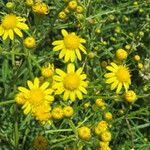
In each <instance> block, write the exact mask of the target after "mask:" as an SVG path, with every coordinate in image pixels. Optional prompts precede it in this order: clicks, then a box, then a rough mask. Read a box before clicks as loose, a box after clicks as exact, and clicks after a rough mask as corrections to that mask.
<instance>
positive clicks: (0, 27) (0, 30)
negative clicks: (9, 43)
mask: <svg viewBox="0 0 150 150" xmlns="http://www.w3.org/2000/svg"><path fill="white" fill-rule="evenodd" d="M3 34H4V28H3V27H2V26H0V36H2V35H3Z"/></svg>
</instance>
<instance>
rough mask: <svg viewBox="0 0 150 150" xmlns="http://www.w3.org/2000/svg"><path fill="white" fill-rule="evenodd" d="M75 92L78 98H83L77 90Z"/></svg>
mask: <svg viewBox="0 0 150 150" xmlns="http://www.w3.org/2000/svg"><path fill="white" fill-rule="evenodd" d="M75 92H76V95H77V97H78V98H79V99H83V96H82V93H81V92H80V91H79V90H76V91H75Z"/></svg>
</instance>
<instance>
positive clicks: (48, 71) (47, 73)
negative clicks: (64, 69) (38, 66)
mask: <svg viewBox="0 0 150 150" xmlns="http://www.w3.org/2000/svg"><path fill="white" fill-rule="evenodd" d="M41 74H42V76H43V77H45V78H49V77H52V76H53V74H54V64H48V67H42V70H41Z"/></svg>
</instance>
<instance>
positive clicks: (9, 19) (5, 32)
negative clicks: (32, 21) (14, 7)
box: [0, 14, 29, 40]
mask: <svg viewBox="0 0 150 150" xmlns="http://www.w3.org/2000/svg"><path fill="white" fill-rule="evenodd" d="M25 21H26V19H25V18H22V17H17V16H16V15H13V14H9V15H6V16H4V18H3V19H2V23H1V24H0V36H2V38H3V40H6V39H7V38H8V37H9V38H10V39H11V40H14V33H16V34H17V35H18V36H19V37H23V34H22V32H21V31H20V30H28V29H29V27H28V25H27V24H25Z"/></svg>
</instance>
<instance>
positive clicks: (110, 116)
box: [104, 112, 113, 120]
mask: <svg viewBox="0 0 150 150" xmlns="http://www.w3.org/2000/svg"><path fill="white" fill-rule="evenodd" d="M112 117H113V116H112V113H110V112H106V113H105V114H104V118H105V119H106V120H111V119H112Z"/></svg>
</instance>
